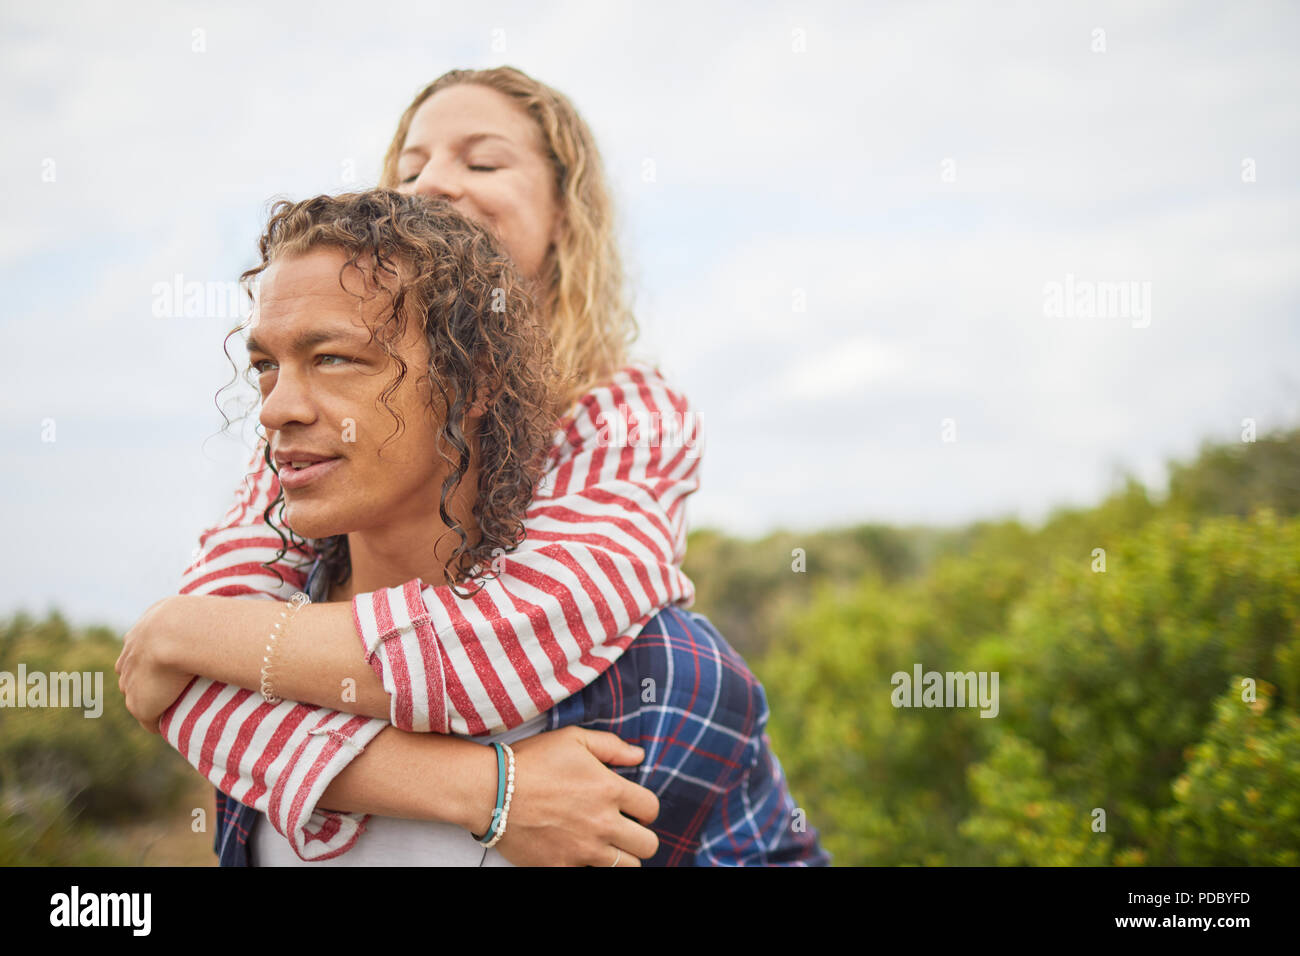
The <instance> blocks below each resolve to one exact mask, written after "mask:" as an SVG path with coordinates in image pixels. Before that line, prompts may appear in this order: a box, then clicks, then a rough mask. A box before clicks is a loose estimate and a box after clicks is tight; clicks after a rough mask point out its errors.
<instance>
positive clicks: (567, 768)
mask: <svg viewBox="0 0 1300 956" xmlns="http://www.w3.org/2000/svg"><path fill="white" fill-rule="evenodd" d="M511 748H512V749H513V750H514V752H515V794H514V798H513V799H512V800H511V802H510V815H509V816H508V817H507V818H506V833H505V836H503V837H502V838H501V842H500V843H498V844H497V849H498V850H500V851H501V855H502V856H504V857H505V858H506V859H507V860H509V861H510V862H511V863H513V864H515V865H516V866H612V865H613V864H614V861H615V860H617V861H618V865H619V866H640V865H641V861H642V860H648V859H650V857H652V856H654V855H655V853H657V852H658V850H659V838H658V837H657V836H655V835H654V833H653V832H651V831H650V830H648V829H646V827H644V826H642V825H641V824H640V823H637V822H636V820H630V819H628V817H625V816H623V814H624V813H626V814H629V815H630V816H632V817H636V819H637V820H640V821H642V823H652V822H653V821H654V819H655V818H656V817H658V816H659V798H658V797H656V796H655V795H654V794H653V793H651V792H650V791H649V790H647V789H646V788H645V787H642V786H639V785H638V784H635V783H633V782H632V781H631V780H628V779H626V778H624V777H620V776H619V775H618V774H616V773H615V772H614V771H613V770H610V769H609V767H607V766H605V764H613V765H615V766H622V767H634V766H636V765H637V764H639V763H640V762H641V761H642V760H644V759H645V752H644V751H643V750H642V749H641V748H640V747H633V746H632V745H631V744H628V743H625V742H624V741H623V740H621V739H619V737H617V736H616V735H614V734H610V733H605V732H604V731H599V730H585V729H583V728H581V727H565V728H562V729H560V730H553V731H549V732H547V733H543V734H538V735H537V736H535V737H528V738H526V739H524V740H521V741H520V742H519V743H517V744H511ZM491 812H492V808H491V807H489V808H488V811H487V815H486V817H485V818H484V819H483V820H482V821H480V822H482V823H483V827H482V829H479V830H475V831H474V832H476V833H484V832H486V831H487V828H488V826H489V825H490V823H491ZM620 850H621V851H622V855H621V856H620V855H619V851H620Z"/></svg>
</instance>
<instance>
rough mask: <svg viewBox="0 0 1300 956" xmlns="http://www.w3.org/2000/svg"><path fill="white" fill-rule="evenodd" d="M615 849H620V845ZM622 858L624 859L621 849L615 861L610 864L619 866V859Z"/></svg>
mask: <svg viewBox="0 0 1300 956" xmlns="http://www.w3.org/2000/svg"><path fill="white" fill-rule="evenodd" d="M614 849H616V850H618V847H615V848H614ZM621 859H623V851H622V850H619V851H618V856H616V857H614V862H613V863H611V864H610V866H618V861H619V860H621Z"/></svg>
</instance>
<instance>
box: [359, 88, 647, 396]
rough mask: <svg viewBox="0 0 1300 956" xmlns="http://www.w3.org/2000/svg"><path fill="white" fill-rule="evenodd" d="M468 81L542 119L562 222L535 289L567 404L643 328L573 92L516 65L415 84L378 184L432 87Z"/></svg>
mask: <svg viewBox="0 0 1300 956" xmlns="http://www.w3.org/2000/svg"><path fill="white" fill-rule="evenodd" d="M461 83H476V84H479V85H480V86H486V87H488V88H490V89H494V90H497V91H498V92H500V93H504V94H505V95H506V96H509V97H511V98H512V99H514V100H515V101H516V102H517V103H518V104H519V106H520V107H521V108H522V109H523V110H524V111H525V112H527V113H528V115H529V116H531V117H532V118H533V120H534V121H535V122H536V123H537V127H538V129H539V130H540V131H541V134H542V140H543V142H544V143H545V144H546V148H547V152H548V155H549V157H550V161H551V167H552V169H553V170H554V172H555V188H556V196H557V197H558V200H559V203H560V209H561V211H562V214H563V225H562V227H561V235H560V239H559V242H557V243H556V245H555V247H554V248H553V249H552V250H551V251H550V252H548V253H547V257H546V260H545V262H544V263H543V265H542V269H541V271H540V274H539V276H538V281H539V283H540V285H541V289H540V292H539V295H538V299H539V305H540V307H541V314H542V315H543V316H544V317H545V319H546V322H547V324H548V327H549V329H550V335H551V342H552V345H553V348H554V359H555V365H556V368H557V369H558V371H559V373H560V384H559V388H560V398H561V400H562V401H561V405H562V409H567V408H569V406H571V405H572V403H573V402H575V401H577V400H578V399H579V398H581V397H582V396H583V395H584V394H586V393H587V392H589V391H591V389H592V388H594V387H596V386H597V385H601V384H603V383H605V382H607V381H609V379H610V378H611V377H612V376H613V375H614V373H615V372H617V371H618V370H619V369H621V368H622V367H623V366H625V365H626V364H627V361H628V352H629V349H630V348H631V345H632V342H633V340H635V338H636V335H637V325H636V319H635V318H634V316H633V314H632V310H631V308H630V306H629V304H628V301H627V298H626V290H625V285H624V274H623V264H622V259H621V258H620V256H619V252H618V242H617V239H616V236H615V231H614V207H613V202H612V200H611V198H610V194H609V189H608V186H607V185H606V182H605V172H604V166H603V163H602V161H601V157H600V152H599V150H597V148H596V141H595V139H594V138H593V137H592V135H591V130H590V129H589V128H588V126H587V123H586V121H585V120H583V119H582V117H581V116H579V115H578V111H577V110H576V109H574V107H573V104H572V103H570V102H569V100H568V98H567V97H565V96H564V95H563V94H562V93H560V92H558V91H557V90H554V89H552V88H551V87H549V86H547V85H546V84H544V83H541V82H538V81H537V80H534V79H533V78H532V77H530V76H528V75H527V74H526V73H524V72H523V71H521V70H517V69H515V68H514V67H510V66H500V67H495V68H493V69H489V70H451V71H450V72H447V73H444V74H443V75H442V76H440V77H438V78H437V79H436V80H434V81H433V82H432V83H430V84H429V85H428V86H426V87H425V88H424V89H422V90H421V91H420V92H419V93H417V94H416V96H415V99H413V100H412V101H411V105H410V106H408V107H407V108H406V112H404V113H403V114H402V118H401V120H400V121H399V122H398V124H397V132H396V133H395V134H394V135H393V141H392V144H391V145H390V146H389V147H388V153H387V154H386V155H385V157H384V165H383V171H382V172H381V174H380V178H379V185H380V186H382V187H386V188H390V189H391V188H395V187H396V186H397V185H398V180H397V158H398V156H399V155H401V152H402V147H403V146H404V144H405V143H406V135H407V133H408V132H409V131H410V128H411V120H412V118H413V117H414V116H415V113H416V111H417V110H418V109H419V108H420V106H421V105H422V104H423V103H424V101H425V100H427V99H429V97H431V96H433V95H434V94H435V93H437V92H439V91H440V90H444V89H446V88H447V87H449V86H455V85H457V84H461Z"/></svg>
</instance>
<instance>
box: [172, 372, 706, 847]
mask: <svg viewBox="0 0 1300 956" xmlns="http://www.w3.org/2000/svg"><path fill="white" fill-rule="evenodd" d="M698 442H699V434H698V423H697V421H696V418H695V415H694V413H693V412H692V411H691V410H690V408H689V406H688V405H687V403H686V402H685V400H684V398H682V397H681V396H680V395H678V394H677V393H675V392H673V391H671V390H670V389H668V387H667V386H666V384H665V383H664V382H663V380H662V378H661V377H660V376H659V375H658V374H657V373H656V372H653V371H650V370H642V369H629V370H626V371H625V372H623V373H620V375H619V376H618V377H617V378H616V380H615V381H614V382H613V383H612V384H611V385H609V386H606V387H604V388H600V389H597V390H595V391H593V392H592V393H590V394H589V395H587V396H586V397H585V398H584V399H583V401H582V402H581V403H579V405H578V406H577V408H576V414H574V415H573V416H571V420H570V421H569V422H568V425H567V428H566V430H565V431H564V432H563V433H562V434H561V435H560V436H559V438H558V440H557V443H556V449H555V454H553V456H552V460H551V463H550V464H551V467H550V469H549V470H548V472H547V475H546V478H545V480H544V483H543V487H542V489H541V490H540V491H539V494H538V496H537V498H536V499H535V501H534V504H533V506H532V508H530V510H529V513H528V516H527V520H526V528H527V530H528V540H527V541H526V543H525V545H524V549H525V550H523V551H521V552H518V553H516V554H512V555H509V556H503V558H502V559H501V561H500V567H499V570H500V572H501V573H500V576H499V577H498V578H496V579H495V580H493V581H490V582H488V585H487V586H486V587H485V588H484V590H483V591H481V592H480V593H479V595H478V596H477V597H476V598H475V599H474V600H473V601H469V602H465V601H460V600H459V599H457V598H455V597H454V596H453V595H452V594H451V593H450V590H449V589H447V588H429V589H423V590H422V589H421V582H419V581H413V582H409V583H408V584H407V585H405V586H404V587H402V588H393V589H389V590H387V591H380V592H375V593H374V594H372V595H362V596H359V597H358V598H357V599H356V600H355V601H354V602H353V608H354V617H355V623H356V625H357V630H356V631H354V633H358V632H359V633H360V634H361V635H362V642H363V646H364V647H365V648H366V649H367V650H369V649H373V650H374V651H375V653H374V654H373V656H372V657H371V665H372V667H373V668H374V671H375V673H376V675H377V676H378V677H379V679H380V680H381V681H382V686H383V687H384V689H385V691H386V693H388V694H389V695H390V696H391V698H392V702H391V709H390V719H393V720H394V722H395V723H396V725H397V726H399V727H402V728H404V729H433V728H434V725H435V723H436V722H437V720H438V718H439V717H440V716H441V718H442V726H441V727H440V728H438V729H443V730H454V731H458V732H462V733H466V732H467V733H482V732H484V731H488V730H491V729H496V728H499V727H501V726H505V727H515V726H518V725H519V724H521V723H523V722H525V721H526V720H528V719H530V718H531V717H532V716H534V715H536V714H537V713H540V712H541V711H542V710H545V709H547V708H549V707H550V706H552V705H553V704H554V703H555V702H558V701H559V700H562V699H563V698H564V697H566V696H568V695H570V694H572V693H574V692H576V691H577V690H580V689H581V688H582V687H583V686H585V685H586V684H587V683H590V681H592V680H594V679H595V677H596V676H597V675H598V674H599V673H600V672H601V671H603V669H604V668H605V667H607V666H608V664H609V663H610V662H611V661H612V660H614V659H616V658H617V657H618V656H619V655H620V654H621V653H622V651H623V650H624V649H626V647H627V645H628V644H629V643H630V642H631V641H632V639H633V638H634V637H635V636H636V634H637V633H638V631H639V630H640V628H641V626H643V625H644V623H645V621H646V620H648V619H649V617H651V616H652V615H653V613H654V612H655V610H657V609H658V608H659V607H661V606H663V605H664V604H667V603H672V602H674V601H676V602H679V603H689V601H690V600H691V598H692V596H693V592H692V589H691V585H690V581H689V580H688V579H687V578H686V577H685V576H684V575H682V574H681V570H680V567H679V564H680V561H681V558H682V556H683V554H684V551H685V522H684V515H683V507H682V505H683V499H684V498H685V497H686V496H687V495H688V494H690V493H691V492H693V491H694V490H695V489H696V488H697V487H698V477H697V475H698V465H699V448H698ZM253 472H254V475H253V480H252V481H250V482H248V483H246V485H245V487H244V488H243V490H242V492H241V495H240V499H239V500H237V501H236V504H235V506H234V507H232V508H231V509H230V511H229V512H228V513H227V516H226V520H225V521H224V522H223V523H222V524H221V525H219V526H218V527H217V528H214V529H212V530H211V531H209V532H207V533H205V535H204V536H203V539H202V541H201V554H200V555H199V558H198V560H196V561H195V563H194V564H193V565H191V567H190V568H189V569H187V571H186V576H185V584H184V586H183V588H182V593H188V594H209V595H267V596H271V597H276V598H279V599H281V600H285V599H287V598H288V597H289V596H290V595H291V594H292V593H293V591H294V590H295V589H297V588H300V587H301V586H302V584H303V577H302V574H301V567H302V563H301V558H299V559H297V563H291V562H294V561H295V558H294V556H293V555H290V556H289V557H288V558H286V559H282V560H281V561H280V562H279V563H277V564H276V565H275V567H276V568H277V569H278V570H280V572H281V574H282V575H283V576H284V577H285V578H286V580H285V582H283V583H281V582H279V579H278V578H277V577H276V576H275V575H274V574H273V573H271V572H268V571H266V569H264V568H262V567H261V566H260V565H261V563H262V562H268V561H271V560H272V559H273V558H274V557H275V555H276V551H277V550H278V548H279V546H280V539H279V537H278V536H277V535H276V534H275V532H274V530H273V529H271V528H270V527H269V526H267V525H266V523H265V522H264V521H263V520H262V518H261V514H262V512H263V511H264V510H265V508H266V505H267V503H269V501H271V500H273V499H274V497H275V496H276V494H277V493H278V483H277V480H276V478H275V476H274V474H273V473H272V472H270V470H269V469H268V468H267V467H266V465H265V462H264V461H263V460H261V458H260V456H259V457H258V458H255V459H254V462H253ZM307 610H310V608H304V609H303V611H304V612H305V611H307ZM299 613H300V614H301V613H302V612H299ZM296 626H297V625H296V624H295V627H296ZM256 637H257V639H258V640H261V633H260V632H259V633H258V634H257V635H256ZM395 638H396V640H395ZM353 639H355V638H353ZM286 643H290V642H286ZM259 666H260V664H259ZM413 678H418V679H413ZM196 686H197V687H200V688H201V691H200V692H195V688H194V687H192V688H191V691H190V692H188V693H186V694H184V695H182V697H181V698H180V699H179V700H178V701H177V702H176V704H174V705H173V707H172V708H171V709H170V710H169V711H168V712H167V713H166V714H165V715H164V717H163V725H164V733H165V735H166V736H167V737H168V739H169V740H170V741H172V743H173V746H176V747H177V749H179V750H180V751H181V753H182V754H183V755H184V756H185V757H186V758H187V759H188V760H189V761H190V762H191V764H193V765H194V766H196V767H197V768H198V769H199V770H200V772H202V773H205V776H206V775H208V772H207V771H205V769H204V766H203V764H204V762H205V761H206V762H207V763H208V765H209V767H211V766H214V765H215V766H216V767H217V768H220V769H221V770H222V771H223V773H222V774H221V775H220V777H221V779H222V780H223V781H225V783H226V784H227V785H225V786H223V785H221V784H218V786H220V787H221V789H223V790H224V791H225V792H226V793H229V794H230V795H231V796H233V797H235V798H236V799H243V798H242V797H241V792H250V791H253V792H256V791H257V790H258V789H259V788H266V787H268V786H269V787H270V788H271V789H272V790H274V789H275V788H276V787H277V786H278V787H280V788H281V789H283V790H285V791H286V792H287V793H291V794H293V797H292V799H289V800H288V801H287V802H288V803H289V806H290V807H291V808H292V807H297V808H298V812H297V813H290V814H288V815H286V816H284V817H283V820H284V822H283V823H280V822H277V818H275V817H273V818H272V823H273V824H275V825H276V828H277V830H279V831H280V832H281V833H283V834H285V835H286V837H288V838H289V839H290V841H291V843H293V844H294V846H295V849H298V850H299V855H302V847H303V846H304V840H305V839H306V831H301V830H300V829H296V828H299V827H302V826H310V827H314V828H315V829H316V830H317V831H319V832H328V833H333V834H337V833H340V832H343V831H344V830H346V829H347V827H346V824H345V822H344V821H341V820H338V819H335V818H332V817H331V816H330V815H329V814H324V815H322V814H321V813H318V812H316V811H315V806H316V800H317V799H319V796H320V791H322V790H323V789H324V786H323V785H320V781H321V780H322V779H326V780H327V782H328V779H332V778H333V776H334V775H337V774H338V773H339V772H340V771H341V770H342V769H343V768H344V767H346V766H347V764H348V763H349V762H350V761H351V759H352V758H353V757H354V756H355V754H356V752H357V751H356V749H354V748H352V747H348V746H343V745H339V746H334V747H332V748H327V747H325V745H324V739H325V738H326V737H329V738H330V739H333V737H346V736H351V735H358V734H361V733H362V730H361V728H364V731H365V733H366V734H368V735H369V739H373V736H374V735H375V734H377V733H378V731H379V730H380V729H382V726H373V725H371V724H370V722H367V721H362V720H356V719H351V720H350V719H349V718H348V716H347V715H345V714H342V713H340V712H339V711H333V710H326V709H324V708H318V709H317V710H316V711H314V712H313V713H312V714H311V720H307V719H306V716H305V715H298V716H293V715H294V712H293V711H292V709H291V710H288V711H278V710H274V709H272V710H271V711H270V712H269V713H268V712H264V711H260V710H255V709H249V708H242V707H235V708H234V709H233V710H232V709H230V708H231V695H233V694H235V693H236V692H237V691H236V689H234V688H231V687H228V686H225V685H222V684H218V683H214V682H212V681H210V680H206V679H200V680H199V681H197V682H196ZM255 686H256V685H255ZM336 686H337V685H331V686H330V687H326V688H324V689H325V690H327V691H331V692H332V691H333V690H334V687H336ZM362 687H363V685H362V683H361V681H360V680H359V679H358V700H357V702H356V704H357V705H360V706H361V707H363V708H364V707H365V706H368V705H366V704H363V703H362V695H361V689H362ZM240 693H243V694H244V695H248V693H249V692H247V691H242V692H240ZM313 694H314V692H313ZM259 702H260V701H259ZM340 703H347V702H340ZM264 706H269V705H264ZM347 706H353V704H351V703H347ZM223 708H225V711H224V712H223ZM421 724H423V727H421V726H420V725H421ZM168 727H170V728H172V729H173V730H174V731H175V732H174V733H172V732H168V731H167V729H166V728H168ZM186 727H188V728H190V731H189V732H188V733H182V732H181V730H182V728H186ZM309 728H310V729H309ZM326 728H328V730H327V729H326ZM227 738H229V741H227ZM364 743H365V741H361V744H362V746H364ZM250 747H251V748H252V752H251V754H250V753H249V748H250ZM263 748H266V749H265V750H263ZM231 754H237V755H238V756H239V757H240V758H243V757H245V756H249V757H252V756H255V757H256V758H257V759H256V761H255V764H254V767H253V768H252V769H253V770H254V771H255V772H254V773H252V774H250V772H249V768H248V767H247V766H246V765H245V764H244V763H242V762H241V760H240V759H233V760H229V762H228V763H227V762H226V761H227V759H228V756H229V755H231ZM268 775H270V780H269V781H268V779H267V777H268ZM214 782H215V780H214ZM236 789H237V790H239V791H240V792H235V790H236ZM243 802H245V803H250V805H252V804H251V802H250V801H249V800H243ZM353 824H354V825H355V821H353ZM304 858H307V857H304Z"/></svg>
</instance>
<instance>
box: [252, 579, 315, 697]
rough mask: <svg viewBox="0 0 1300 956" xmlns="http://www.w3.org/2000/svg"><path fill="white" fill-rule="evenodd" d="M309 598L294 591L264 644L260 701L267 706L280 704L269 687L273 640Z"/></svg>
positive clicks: (286, 628)
mask: <svg viewBox="0 0 1300 956" xmlns="http://www.w3.org/2000/svg"><path fill="white" fill-rule="evenodd" d="M310 603H311V598H309V597H308V596H307V595H305V594H303V593H302V592H301V591H295V592H294V595H293V597H291V598H289V600H287V601H285V602H284V607H283V608H281V609H280V620H278V621H276V622H275V628H274V629H273V630H272V631H271V636H270V638H269V639H268V641H267V644H266V654H265V655H264V656H263V657H262V700H264V701H266V702H267V703H268V704H278V703H280V698H279V697H276V696H275V691H274V690H273V689H272V687H271V656H272V651H273V649H274V648H275V640H276V638H278V637H279V636H280V635H281V634H283V633H284V632H285V631H287V630H288V629H289V618H290V617H291V616H292V615H293V613H294V612H295V611H297V610H298V609H299V608H300V607H302V606H303V605H304V604H310Z"/></svg>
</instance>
